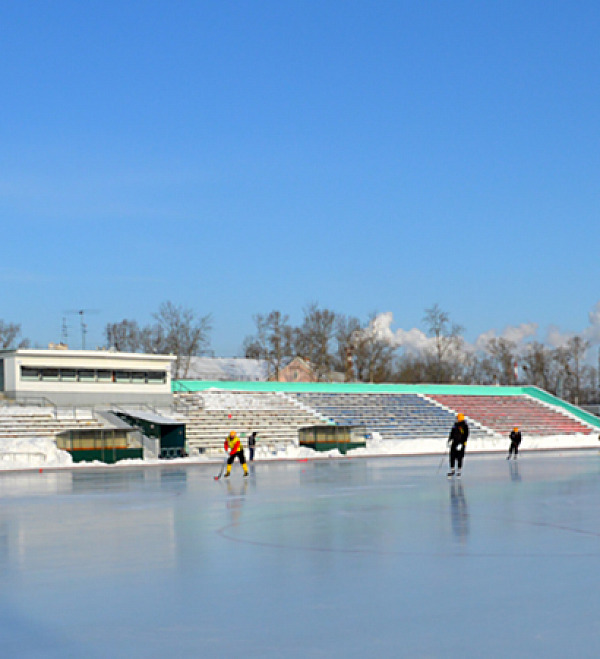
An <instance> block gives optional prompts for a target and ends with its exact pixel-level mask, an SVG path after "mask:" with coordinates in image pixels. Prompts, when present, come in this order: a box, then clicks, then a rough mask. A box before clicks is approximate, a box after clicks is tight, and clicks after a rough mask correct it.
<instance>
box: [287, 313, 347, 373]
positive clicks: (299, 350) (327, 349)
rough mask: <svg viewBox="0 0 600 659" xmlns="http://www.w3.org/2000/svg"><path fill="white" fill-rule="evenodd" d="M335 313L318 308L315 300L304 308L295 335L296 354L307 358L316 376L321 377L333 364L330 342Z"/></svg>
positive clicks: (333, 328)
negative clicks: (302, 318) (301, 320)
mask: <svg viewBox="0 0 600 659" xmlns="http://www.w3.org/2000/svg"><path fill="white" fill-rule="evenodd" d="M336 317H337V316H336V313H335V312H334V311H331V310H329V309H320V308H319V306H318V304H317V303H316V302H313V303H311V304H310V305H308V307H306V308H305V309H304V320H303V323H302V325H301V326H300V327H299V328H298V331H297V335H296V354H298V355H300V356H302V357H304V358H305V359H308V360H309V361H310V363H311V365H312V367H313V369H314V370H315V373H316V375H317V378H318V379H319V380H321V379H323V378H324V377H325V375H326V374H327V373H329V372H331V369H332V365H333V364H334V361H335V360H334V357H333V354H332V353H333V348H332V342H333V339H334V337H335V322H336Z"/></svg>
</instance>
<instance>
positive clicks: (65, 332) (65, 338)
mask: <svg viewBox="0 0 600 659" xmlns="http://www.w3.org/2000/svg"><path fill="white" fill-rule="evenodd" d="M60 340H61V343H63V344H64V345H66V346H68V345H69V327H68V325H67V318H66V316H63V319H62V331H61V333H60Z"/></svg>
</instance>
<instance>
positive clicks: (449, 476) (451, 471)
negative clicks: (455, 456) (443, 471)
mask: <svg viewBox="0 0 600 659" xmlns="http://www.w3.org/2000/svg"><path fill="white" fill-rule="evenodd" d="M447 476H448V478H452V476H454V469H450V471H449V472H448V474H447Z"/></svg>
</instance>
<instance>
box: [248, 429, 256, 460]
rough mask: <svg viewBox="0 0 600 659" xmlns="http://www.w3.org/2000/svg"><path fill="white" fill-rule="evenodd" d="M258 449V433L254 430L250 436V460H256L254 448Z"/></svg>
mask: <svg viewBox="0 0 600 659" xmlns="http://www.w3.org/2000/svg"><path fill="white" fill-rule="evenodd" d="M255 449H256V433H255V432H253V433H252V434H251V435H250V437H248V453H249V454H250V462H253V461H254V450H255Z"/></svg>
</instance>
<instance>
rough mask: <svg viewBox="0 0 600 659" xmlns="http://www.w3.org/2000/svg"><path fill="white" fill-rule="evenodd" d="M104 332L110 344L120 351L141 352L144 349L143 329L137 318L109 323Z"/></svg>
mask: <svg viewBox="0 0 600 659" xmlns="http://www.w3.org/2000/svg"><path fill="white" fill-rule="evenodd" d="M104 332H105V335H106V340H107V342H108V345H109V346H110V347H111V348H114V349H115V350H118V351H119V352H139V351H140V350H142V349H143V342H142V335H141V331H140V328H139V326H138V324H137V322H136V321H135V320H126V319H123V320H122V321H121V322H119V323H108V324H107V325H106V328H105V330H104Z"/></svg>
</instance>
